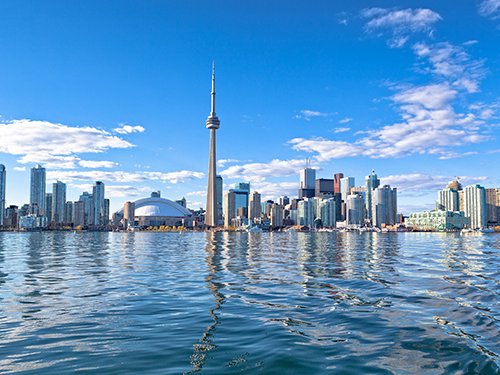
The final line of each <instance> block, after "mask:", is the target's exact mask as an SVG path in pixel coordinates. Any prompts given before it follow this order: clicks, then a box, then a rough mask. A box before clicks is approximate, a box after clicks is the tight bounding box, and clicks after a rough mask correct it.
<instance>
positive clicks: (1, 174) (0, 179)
mask: <svg viewBox="0 0 500 375" xmlns="http://www.w3.org/2000/svg"><path fill="white" fill-rule="evenodd" d="M5 182H6V171H5V165H3V164H0V227H2V226H3V225H4V216H5Z"/></svg>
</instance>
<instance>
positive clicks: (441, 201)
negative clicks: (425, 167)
mask: <svg viewBox="0 0 500 375" xmlns="http://www.w3.org/2000/svg"><path fill="white" fill-rule="evenodd" d="M438 210H440V211H460V200H459V196H458V191H457V190H455V189H450V188H446V189H443V190H440V191H439V192H438Z"/></svg>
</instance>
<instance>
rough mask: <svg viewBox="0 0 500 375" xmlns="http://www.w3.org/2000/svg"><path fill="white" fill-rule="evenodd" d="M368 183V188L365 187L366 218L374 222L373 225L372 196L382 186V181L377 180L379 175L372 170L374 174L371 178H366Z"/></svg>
mask: <svg viewBox="0 0 500 375" xmlns="http://www.w3.org/2000/svg"><path fill="white" fill-rule="evenodd" d="M365 182H366V187H365V197H366V201H365V207H366V218H367V219H369V220H372V223H373V202H372V196H373V190H375V189H376V188H378V187H379V185H380V180H379V179H378V178H377V175H376V174H375V171H374V170H372V174H371V175H369V176H366V178H365Z"/></svg>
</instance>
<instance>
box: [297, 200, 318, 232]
mask: <svg viewBox="0 0 500 375" xmlns="http://www.w3.org/2000/svg"><path fill="white" fill-rule="evenodd" d="M314 219H315V217H314V199H312V198H304V200H301V201H299V202H298V204H297V224H298V225H306V226H308V227H310V228H312V227H313V226H314Z"/></svg>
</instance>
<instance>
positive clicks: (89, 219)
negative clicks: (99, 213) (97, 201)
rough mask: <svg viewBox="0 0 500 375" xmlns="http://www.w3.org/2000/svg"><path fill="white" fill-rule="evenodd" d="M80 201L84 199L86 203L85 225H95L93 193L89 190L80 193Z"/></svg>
mask: <svg viewBox="0 0 500 375" xmlns="http://www.w3.org/2000/svg"><path fill="white" fill-rule="evenodd" d="M78 200H79V201H82V202H83V204H84V210H85V220H84V221H85V225H93V224H94V215H93V212H94V199H93V198H92V194H90V193H89V192H87V191H84V192H83V194H82V195H80V198H79V199H78Z"/></svg>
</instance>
